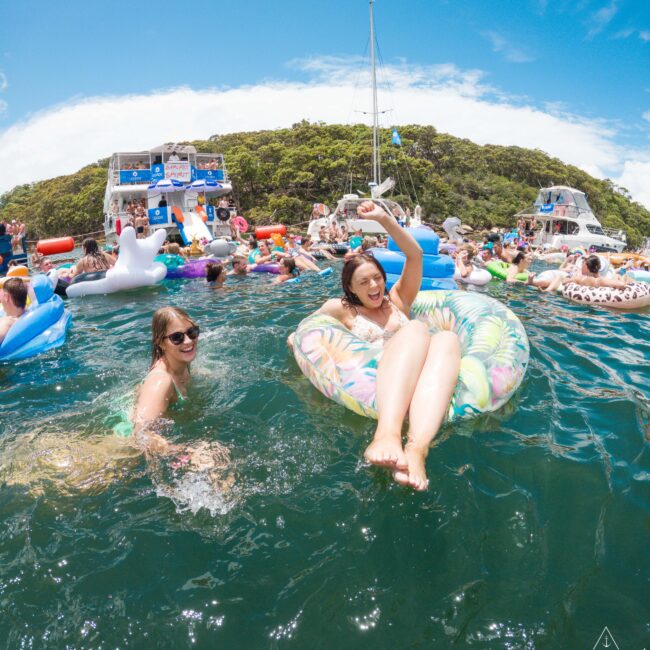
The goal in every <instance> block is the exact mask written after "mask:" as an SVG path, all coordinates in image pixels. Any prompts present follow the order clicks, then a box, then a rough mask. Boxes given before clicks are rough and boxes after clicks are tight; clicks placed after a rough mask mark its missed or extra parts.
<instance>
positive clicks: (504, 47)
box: [483, 31, 535, 63]
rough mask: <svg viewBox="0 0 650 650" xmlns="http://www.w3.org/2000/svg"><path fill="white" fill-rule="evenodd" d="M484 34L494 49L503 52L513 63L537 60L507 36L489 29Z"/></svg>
mask: <svg viewBox="0 0 650 650" xmlns="http://www.w3.org/2000/svg"><path fill="white" fill-rule="evenodd" d="M483 36H485V37H486V38H487V39H488V40H489V41H490V43H491V44H492V51H493V52H497V53H501V54H503V56H504V58H505V59H506V60H507V61H510V62H512V63H530V62H531V61H534V60H535V59H534V57H532V56H530V54H528V53H526V52H524V51H523V50H522V49H521V48H518V47H516V46H515V45H513V43H512V41H511V40H510V38H506V37H505V36H502V35H501V34H499V33H498V32H494V31H487V32H484V33H483Z"/></svg>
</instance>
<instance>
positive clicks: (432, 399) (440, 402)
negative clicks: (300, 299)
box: [288, 201, 460, 490]
mask: <svg viewBox="0 0 650 650" xmlns="http://www.w3.org/2000/svg"><path fill="white" fill-rule="evenodd" d="M357 213H358V215H359V217H361V218H363V219H371V220H373V221H376V222H378V223H379V224H381V225H382V226H383V227H384V228H385V230H386V232H387V233H388V234H389V235H390V236H391V237H392V238H393V239H394V240H395V243H396V244H397V245H398V246H399V248H400V250H401V251H402V252H403V253H404V255H405V256H406V261H405V263H404V269H403V271H402V275H401V276H400V278H399V280H398V281H397V282H396V283H395V285H394V286H393V288H392V289H391V290H390V292H387V291H386V273H385V271H384V269H383V268H382V266H381V264H379V262H377V260H376V259H375V258H374V257H372V256H371V255H366V254H360V255H355V256H354V257H352V258H350V259H349V260H347V261H346V262H345V265H344V266H343V272H342V274H341V284H342V286H343V293H344V296H343V298H334V299H331V300H328V301H327V302H326V303H325V304H324V305H323V306H322V307H321V308H320V309H319V310H318V312H317V313H320V314H324V315H326V316H331V317H333V318H336V319H337V320H339V321H340V322H341V323H342V324H343V325H344V326H345V327H347V328H348V329H349V330H350V331H351V332H352V333H353V334H355V335H356V336H358V337H359V338H360V339H363V340H365V341H367V342H368V343H370V344H371V345H373V346H377V351H378V355H379V362H378V368H377V377H376V391H377V392H376V395H377V411H378V423H377V429H376V431H375V436H374V439H373V441H372V443H371V444H370V445H369V446H368V448H367V449H366V451H365V453H364V456H365V458H366V460H367V461H368V462H370V463H373V464H374V465H380V466H382V467H386V468H388V469H390V470H391V471H392V473H393V479H394V480H395V481H396V482H397V483H399V484H401V485H408V486H410V487H412V488H414V489H416V490H425V489H426V488H427V486H428V483H429V481H428V479H427V475H426V468H425V461H426V457H427V454H428V453H429V446H430V445H431V442H432V441H433V439H434V438H435V436H436V434H437V433H438V429H439V428H440V426H441V424H442V422H443V420H444V418H445V415H446V413H447V410H448V409H449V403H450V401H451V397H452V395H453V392H454V389H455V387H456V382H457V381H458V374H459V371H460V341H459V339H458V336H457V335H456V334H455V333H453V332H451V331H443V332H438V333H437V334H435V335H433V336H431V334H430V333H429V330H428V328H427V326H426V325H425V324H424V323H422V322H421V321H417V320H413V321H412V320H410V319H409V313H410V310H411V305H412V304H413V302H414V300H415V298H416V296H417V294H418V291H419V290H420V283H421V281H422V249H421V248H420V246H419V245H418V243H417V242H416V241H415V239H414V238H413V237H412V235H410V234H409V233H408V231H406V230H404V229H403V228H400V226H399V225H398V224H397V222H396V221H395V219H394V217H393V216H392V215H389V214H388V213H386V212H385V211H384V210H383V209H382V208H381V207H380V206H378V205H376V204H374V203H373V202H372V201H364V202H363V203H361V205H360V206H359V207H358V208H357ZM288 343H289V345H292V344H293V339H292V338H291V337H290V338H289V341H288ZM407 412H408V416H409V430H408V437H407V442H406V445H405V446H404V447H402V426H403V424H404V419H405V417H406V414H407Z"/></svg>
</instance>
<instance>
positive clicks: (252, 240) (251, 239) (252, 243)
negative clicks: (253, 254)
mask: <svg viewBox="0 0 650 650" xmlns="http://www.w3.org/2000/svg"><path fill="white" fill-rule="evenodd" d="M248 245H249V246H251V247H252V248H257V239H256V238H255V235H251V236H250V237H249V238H248Z"/></svg>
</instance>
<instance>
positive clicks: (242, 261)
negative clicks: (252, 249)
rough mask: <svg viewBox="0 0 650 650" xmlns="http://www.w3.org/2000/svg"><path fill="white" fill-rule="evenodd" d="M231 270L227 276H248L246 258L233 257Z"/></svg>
mask: <svg viewBox="0 0 650 650" xmlns="http://www.w3.org/2000/svg"><path fill="white" fill-rule="evenodd" d="M231 264H232V269H231V270H230V271H228V273H227V275H248V264H247V262H246V258H245V257H243V256H241V255H233V258H232V261H231Z"/></svg>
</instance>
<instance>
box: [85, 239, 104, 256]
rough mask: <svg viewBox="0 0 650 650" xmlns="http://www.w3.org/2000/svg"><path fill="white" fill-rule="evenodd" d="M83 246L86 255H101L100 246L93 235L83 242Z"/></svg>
mask: <svg viewBox="0 0 650 650" xmlns="http://www.w3.org/2000/svg"><path fill="white" fill-rule="evenodd" d="M81 247H82V248H83V249H84V255H91V256H92V257H101V253H100V251H99V246H97V242H96V241H95V240H94V239H93V238H92V237H87V238H86V239H84V240H83V241H82V242H81Z"/></svg>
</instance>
